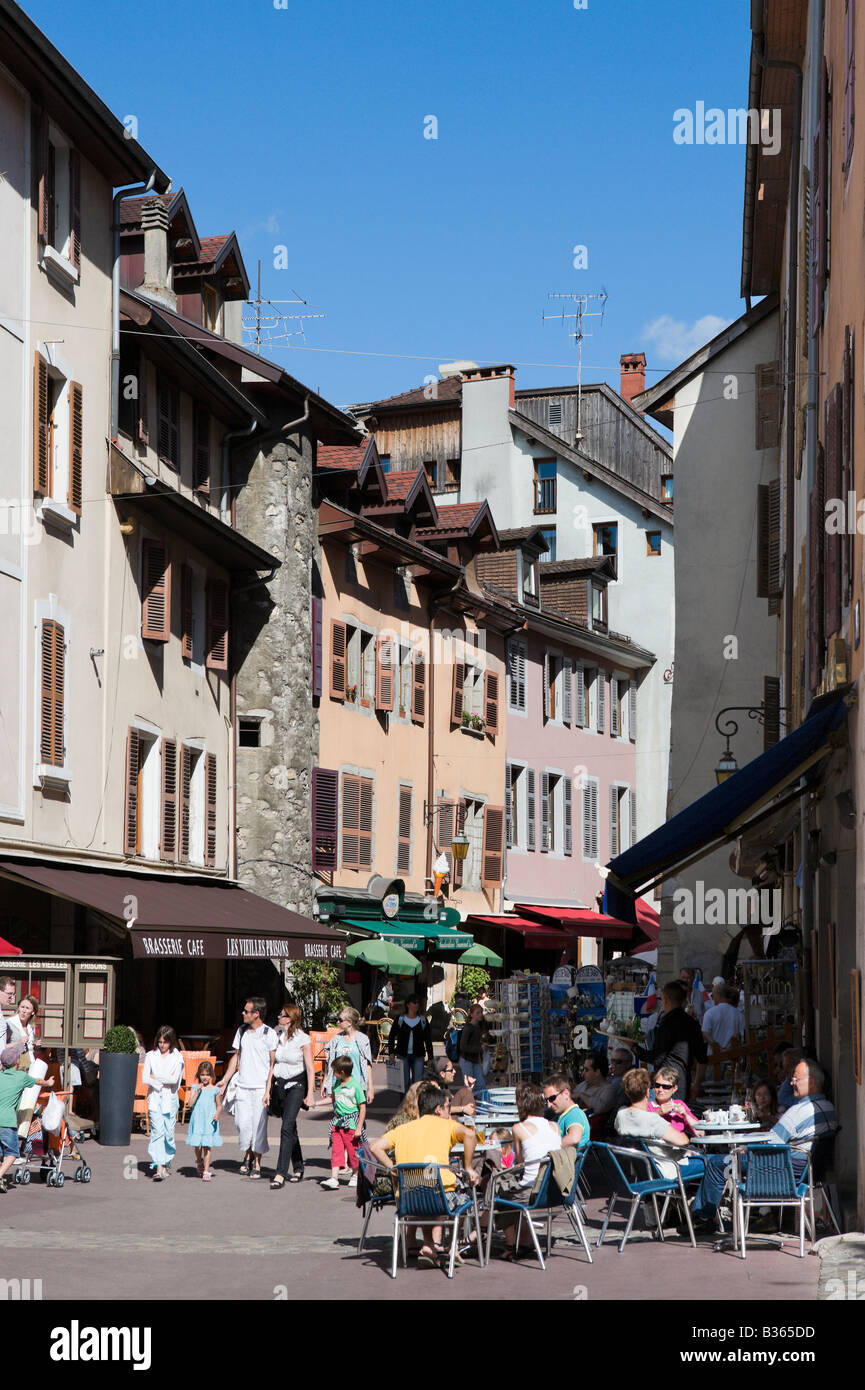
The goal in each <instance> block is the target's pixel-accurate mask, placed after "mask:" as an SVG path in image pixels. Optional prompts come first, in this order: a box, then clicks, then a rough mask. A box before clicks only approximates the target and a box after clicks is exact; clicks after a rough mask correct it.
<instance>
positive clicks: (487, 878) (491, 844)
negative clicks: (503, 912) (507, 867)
mask: <svg viewBox="0 0 865 1390" xmlns="http://www.w3.org/2000/svg"><path fill="white" fill-rule="evenodd" d="M504 834H505V808H504V807H503V806H486V807H485V808H484V852H483V856H482V860H481V884H482V886H483V887H484V888H493V889H495V888H498V887H499V886H500V884H501V881H502V873H503V872H504Z"/></svg>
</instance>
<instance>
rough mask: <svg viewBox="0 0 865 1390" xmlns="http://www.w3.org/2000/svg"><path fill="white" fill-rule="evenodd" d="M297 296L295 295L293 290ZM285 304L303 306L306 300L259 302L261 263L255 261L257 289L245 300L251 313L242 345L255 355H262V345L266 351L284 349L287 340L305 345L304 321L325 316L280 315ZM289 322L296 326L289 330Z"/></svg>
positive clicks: (283, 313) (261, 300) (263, 300)
mask: <svg viewBox="0 0 865 1390" xmlns="http://www.w3.org/2000/svg"><path fill="white" fill-rule="evenodd" d="M293 293H295V294H296V292H294V291H293ZM284 304H303V305H304V306H307V305H308V300H306V299H301V297H300V295H297V294H296V297H295V298H294V299H262V297H261V261H259V262H258V289H257V292H256V297H255V299H247V301H246V307H247V308H249V309H251V310H253V313H251V314H249V315H244V317H243V328H244V332H245V333H246V335H247V338H248V341H247V342H246V343H245V345H244V346H246V347H251V348H253V350H254V351H255V352H256V354H257V355H258V356H259V357H260V356H261V345H262V342H263V343H264V346H265V347H267V348H274V347H285V346H286V345H287V343H288V340H289V338H297V337H301V338H302V339H303V341H304V342H306V334H305V333H304V328H303V325H304V323H305V322H306V320H307V319H324V318H327V315H326V314H288V313H285V312H283V310H282V309H281V307H280V306H281V305H284ZM289 323H297V324H298V325H299V327H297V328H295V329H292V330H289V328H288V326H287V325H288V324H289Z"/></svg>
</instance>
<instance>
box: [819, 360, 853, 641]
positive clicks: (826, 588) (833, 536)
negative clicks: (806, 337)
mask: <svg viewBox="0 0 865 1390" xmlns="http://www.w3.org/2000/svg"><path fill="white" fill-rule="evenodd" d="M840 496H841V387H840V386H834V387H833V388H832V391H831V392H830V395H829V398H828V400H827V401H826V483H825V493H824V506H823V544H824V547H825V555H826V563H825V567H824V572H823V613H824V620H825V636H826V639H827V640H828V639H829V638H830V637H832V636H833V635H834V634H835V633H836V632H838V631H839V629H840V627H841V546H842V544H843V539H844V538H843V536H842V535H841V533H840V532H834V533H830V532H828V531H827V530H826V524H825V502H826V499H829V498H833V499H834V498H839V497H840ZM842 500H843V502H844V505H845V508H846V504H847V499H846V497H845V498H843V499H842ZM847 520H848V525H849V517H848V518H847Z"/></svg>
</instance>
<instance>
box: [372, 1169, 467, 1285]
mask: <svg viewBox="0 0 865 1390" xmlns="http://www.w3.org/2000/svg"><path fill="white" fill-rule="evenodd" d="M391 1171H393V1170H391ZM395 1171H396V1174H397V1181H398V1184H399V1186H398V1190H397V1199H396V1200H397V1206H396V1216H395V1217H394V1226H393V1263H392V1265H391V1278H392V1279H395V1278H396V1271H397V1258H398V1254H399V1251H400V1249H402V1261H403V1264H405V1263H406V1240H405V1232H406V1227H407V1226H450V1227H451V1242H450V1256H449V1259H448V1268H447V1276H448V1278H449V1279H453V1277H454V1263H455V1261H456V1253H457V1236H458V1232H459V1224H460V1221H461V1220H462V1218H463V1217H464V1216H470V1217H471V1218H472V1220H473V1221H474V1226H475V1232H476V1234H477V1242H478V1247H477V1248H478V1259H479V1260H480V1262H481V1265H483V1264H484V1263H485V1261H484V1251H483V1240H482V1237H481V1220H480V1213H479V1211H478V1204H477V1198H476V1196H475V1190H474V1188H472V1189H471V1192H470V1194H468V1195H466V1194H461V1193H460V1192H459V1191H458V1190H457V1191H456V1193H454V1191H453V1189H451V1194H450V1195H451V1196H455V1198H456V1200H455V1203H454V1205H453V1206H451V1205H450V1203H449V1201H448V1193H447V1192H446V1190H445V1186H444V1183H443V1182H442V1176H441V1171H440V1169H439V1166H438V1164H437V1163H398V1164H397V1166H396V1170H395Z"/></svg>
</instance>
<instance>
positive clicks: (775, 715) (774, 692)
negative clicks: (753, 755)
mask: <svg viewBox="0 0 865 1390" xmlns="http://www.w3.org/2000/svg"><path fill="white" fill-rule="evenodd" d="M780 738H781V679H780V677H779V676H764V677H763V750H764V751H765V750H766V749H767V748H771V747H772V744H773V743H778V742H779V740H780Z"/></svg>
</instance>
